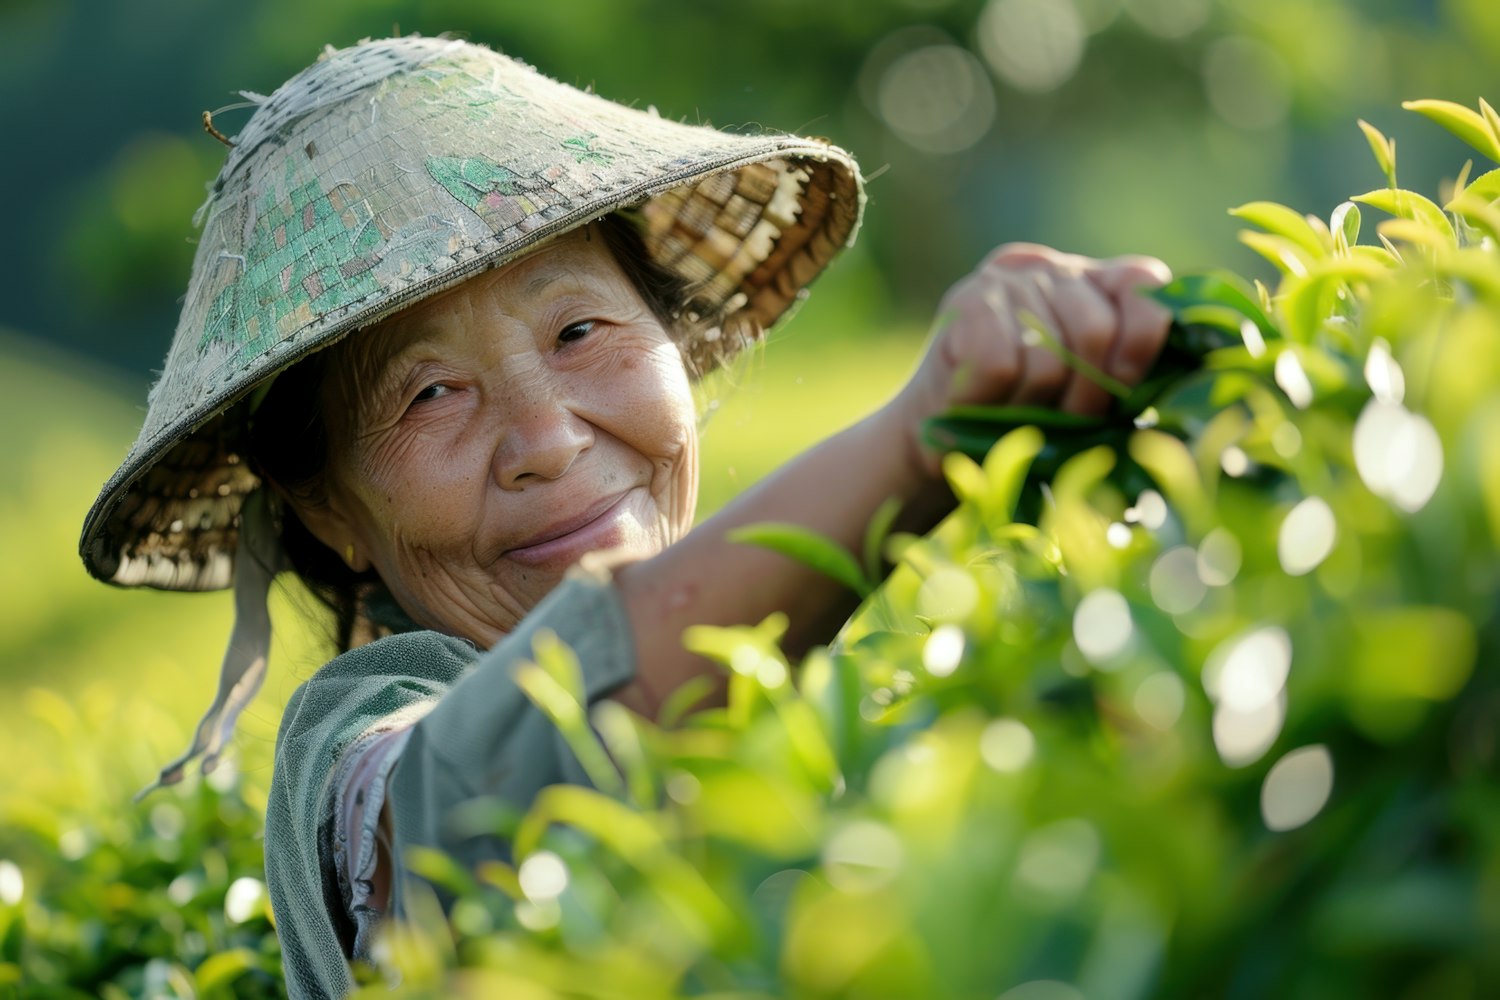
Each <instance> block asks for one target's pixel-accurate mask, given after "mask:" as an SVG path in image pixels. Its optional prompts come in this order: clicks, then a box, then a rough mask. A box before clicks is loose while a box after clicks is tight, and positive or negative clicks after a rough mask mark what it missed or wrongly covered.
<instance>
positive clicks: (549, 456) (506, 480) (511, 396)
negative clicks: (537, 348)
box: [493, 378, 594, 490]
mask: <svg viewBox="0 0 1500 1000" xmlns="http://www.w3.org/2000/svg"><path fill="white" fill-rule="evenodd" d="M523 383H524V384H523ZM506 395H507V397H508V398H507V399H506V400H505V405H504V406H502V407H501V409H502V410H503V414H502V415H501V417H500V420H501V423H502V427H501V429H500V440H499V442H498V444H497V445H496V447H495V455H494V461H493V465H494V468H493V475H494V477H495V482H496V483H497V484H498V485H499V486H500V488H501V489H504V490H522V489H525V488H526V487H527V486H528V485H530V484H531V483H534V482H538V481H543V480H550V479H560V478H562V477H563V476H564V475H566V474H567V471H568V470H569V469H570V468H572V466H573V463H574V462H575V461H576V460H577V459H578V457H579V456H580V455H582V454H583V453H584V452H586V451H588V450H589V448H591V447H592V446H593V443H594V431H593V425H591V424H590V423H589V422H588V421H587V420H585V419H583V418H582V417H580V416H579V415H578V414H577V413H576V412H575V411H574V408H573V406H572V405H570V402H569V400H568V398H567V396H566V395H565V394H564V393H562V392H561V391H560V387H558V386H557V385H555V384H554V383H553V382H552V380H550V379H546V378H529V379H516V380H512V381H511V383H510V385H509V386H508V387H507V388H506Z"/></svg>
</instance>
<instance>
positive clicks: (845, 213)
mask: <svg viewBox="0 0 1500 1000" xmlns="http://www.w3.org/2000/svg"><path fill="white" fill-rule="evenodd" d="M396 41H398V42H407V41H432V40H396ZM445 48H446V50H447V51H448V52H451V50H452V43H446V45H445ZM464 48H465V50H466V51H465V52H464V53H463V54H464V56H465V57H474V54H473V53H472V52H469V51H467V50H471V49H477V47H474V46H465V47H464ZM478 51H479V52H480V53H481V55H480V56H478V57H477V58H480V59H489V60H503V59H504V57H500V56H496V55H494V54H493V53H489V52H488V50H478ZM498 65H502V66H505V67H506V68H507V69H509V68H510V67H511V66H512V65H514V64H511V63H510V61H509V60H504V61H503V63H500V64H498ZM528 72H529V71H528ZM539 79H540V80H541V81H543V82H544V83H545V85H546V86H547V87H553V88H562V90H563V92H565V93H567V94H569V95H577V96H583V97H587V99H588V100H589V101H594V102H599V103H601V104H605V105H607V106H608V108H610V109H612V111H613V112H620V111H623V112H627V113H628V114H630V115H634V116H638V117H640V118H650V117H651V116H648V115H646V114H645V113H643V112H636V111H632V110H630V109H622V108H620V107H619V106H618V105H612V104H608V102H602V100H601V99H599V98H595V97H592V95H580V94H579V92H577V91H573V90H572V88H563V87H562V85H560V84H555V83H553V82H551V81H546V80H545V78H539ZM527 82H532V81H527ZM356 93H358V91H356ZM279 94H280V92H278V95H279ZM276 99H277V97H276V96H273V98H272V101H273V102H274V101H275V100H276ZM570 99H573V98H572V97H570ZM252 121H253V119H252ZM652 125H653V127H657V128H660V127H661V123H660V120H659V119H653V120H652ZM669 125H670V126H671V127H672V128H676V129H681V130H684V132H685V133H687V134H691V135H692V136H693V142H692V143H689V144H688V145H689V147H690V151H691V154H692V155H684V154H683V153H682V152H681V151H679V152H678V155H676V156H675V157H672V156H666V157H663V158H661V159H660V160H659V161H658V162H656V163H648V164H645V165H639V164H638V165H636V166H635V167H633V169H635V170H636V172H638V173H641V174H643V176H640V177H637V178H635V179H633V180H631V181H630V182H629V183H616V184H612V185H601V187H602V191H600V192H595V193H593V196H591V197H582V198H575V199H571V200H566V199H565V200H560V201H557V202H554V203H552V204H549V205H546V206H545V207H543V208H541V209H540V210H539V211H538V212H536V213H535V214H533V215H528V216H525V217H523V218H521V219H519V220H512V219H509V218H507V217H505V216H504V214H503V213H504V211H506V210H510V211H514V207H513V206H508V205H506V204H505V201H504V199H501V198H496V197H487V198H486V199H484V200H483V201H480V200H479V199H477V198H476V199H475V201H476V204H469V205H464V206H461V207H464V208H466V209H467V210H469V211H471V212H472V213H473V214H474V215H475V216H476V217H478V218H479V220H480V221H481V222H483V223H484V224H485V228H487V230H488V232H487V234H486V233H485V232H481V234H480V235H479V237H478V238H472V239H467V240H461V241H458V243H457V245H456V246H453V247H451V248H449V249H450V250H451V252H450V253H447V254H444V255H441V257H440V258H439V259H438V260H437V262H436V263H435V265H434V266H431V267H429V268H427V269H426V270H425V271H418V270H416V269H412V273H410V274H404V275H403V274H399V273H396V270H395V269H394V268H391V267H387V268H386V271H385V272H384V273H385V274H387V275H392V276H394V278H395V279H396V280H392V281H388V282H385V283H381V284H378V285H377V286H376V287H373V288H372V289H371V290H370V291H369V292H367V293H366V294H363V295H349V296H346V297H345V298H344V299H341V300H337V301H334V302H333V305H332V306H331V307H328V308H324V309H322V310H321V311H314V312H313V313H312V314H311V315H307V316H301V317H298V316H295V315H294V316H293V317H292V319H293V320H294V322H291V323H286V324H284V325H283V328H282V329H278V330H276V331H273V335H272V336H270V337H269V338H267V337H264V336H263V337H262V339H263V340H264V341H268V342H264V343H263V344H262V345H261V346H260V347H258V349H257V350H256V351H255V352H253V353H251V352H244V351H243V350H241V349H240V348H239V347H237V346H236V345H234V344H231V345H230V347H231V348H232V349H231V350H229V351H228V352H226V354H227V356H228V357H229V360H230V361H233V360H234V359H235V358H238V363H226V360H225V358H218V357H214V356H213V355H212V348H213V347H214V346H215V342H211V341H209V342H208V348H207V349H205V347H204V344H205V342H206V341H208V338H207V336H206V333H205V327H206V325H207V324H206V322H205V319H206V317H209V316H210V311H209V309H208V308H207V306H206V305H205V304H204V303H206V302H208V301H209V300H210V296H209V294H208V293H209V292H212V291H213V290H214V289H215V287H218V286H216V285H215V283H214V276H215V274H218V273H221V272H222V271H223V262H224V261H225V260H226V259H229V260H237V261H238V267H239V269H240V273H242V274H243V273H250V272H251V271H252V269H253V266H254V262H253V259H251V258H250V257H248V256H247V255H246V254H244V253H240V252H239V251H243V250H245V249H247V247H246V246H245V244H253V241H252V240H250V239H248V238H244V239H242V240H241V242H240V244H235V243H234V242H233V237H234V236H235V234H236V233H246V232H252V231H253V227H252V226H251V225H250V223H249V222H248V221H247V220H246V218H245V217H244V216H246V215H248V214H251V212H252V211H253V206H251V207H247V206H245V205H244V204H242V203H241V202H234V201H232V200H227V201H226V200H225V199H224V198H223V193H224V191H225V189H226V188H227V187H232V183H233V182H234V181H235V180H241V181H243V177H238V178H237V177H230V178H229V182H230V183H228V184H226V177H225V175H221V177H220V181H219V183H218V195H219V196H220V198H221V203H219V204H217V205H215V206H214V207H217V208H218V212H217V213H215V214H211V215H210V218H209V222H208V224H207V225H206V227H205V239H204V240H203V242H202V243H201V244H200V247H199V253H198V258H197V260H196V261H195V265H194V282H193V285H192V286H190V290H189V298H188V305H187V306H186V307H185V308H184V314H183V320H182V322H181V323H180V324H179V329H178V332H177V336H176V338H175V340H174V345H173V350H172V353H171V354H169V357H168V363H167V366H166V369H165V371H164V374H163V379H162V383H159V384H158V387H157V388H156V389H155V390H153V395H152V398H151V406H150V409H149V410H148V415H147V419H146V425H145V427H144V428H143V430H142V434H141V436H140V438H139V440H138V441H137V442H136V445H135V447H134V448H133V449H132V451H131V453H130V455H129V456H128V457H127V458H126V460H125V462H124V463H123V464H122V465H121V467H120V468H119V469H118V470H117V471H116V473H115V474H114V475H113V476H112V477H111V478H110V480H109V481H108V482H107V483H106V484H105V486H104V488H103V490H102V491H101V493H100V495H99V498H98V499H97V501H96V502H95V504H94V505H93V507H92V509H91V510H90V511H89V514H88V516H87V519H86V521H85V524H84V530H83V534H82V537H81V539H80V554H81V556H82V558H83V561H84V564H85V566H86V567H87V569H88V571H89V572H90V573H91V574H93V575H94V576H96V577H97V578H99V579H101V580H105V581H107V582H110V583H115V584H118V585H122V586H149V587H155V588H160V589H168V590H213V589H219V588H222V587H225V586H227V585H228V584H229V582H230V580H231V576H232V568H233V559H234V552H235V544H236V529H237V524H238V518H239V509H240V506H241V504H242V502H243V499H244V497H245V496H246V495H247V494H248V493H249V492H250V491H251V490H253V489H255V488H256V486H258V485H259V480H258V477H256V476H255V474H254V473H253V472H252V471H251V470H250V469H249V467H248V465H247V463H246V462H245V460H244V458H243V455H242V453H241V451H240V448H241V444H242V442H241V434H242V430H243V420H242V415H241V414H238V411H239V410H242V409H243V408H236V407H235V406H234V404H235V403H236V402H237V401H239V400H241V399H243V398H244V397H245V396H246V395H247V394H248V393H250V392H251V391H252V390H253V389H254V388H255V387H256V386H257V385H259V384H261V383H263V382H264V380H265V379H267V378H270V377H272V376H274V375H275V374H276V373H278V372H280V371H282V370H284V369H285V368H286V367H288V366H290V365H292V364H295V363H296V362H297V361H299V360H301V359H302V358H304V357H306V356H307V355H309V354H311V353H313V352H315V351H318V350H321V349H322V348H324V347H327V346H329V345H331V344H332V343H334V342H335V341H337V340H338V339H339V338H341V337H342V336H344V335H346V334H348V333H349V332H350V331H352V330H356V329H358V328H360V327H362V326H366V325H368V324H370V323H373V322H376V321H378V320H380V319H381V318H384V317H386V316H388V315H391V314H392V313H395V312H397V311H399V310H401V309H402V308H404V307H406V306H408V305H410V304H411V303H413V302H415V301H417V300H419V299H421V298H423V297H426V296H429V295H432V294H435V293H437V292H440V291H442V290H444V289H446V288H450V287H452V286H453V285H456V284H458V283H460V282H462V281H464V280H466V279H467V278H469V277H472V276H473V275H475V274H477V273H479V272H480V271H482V270H485V269H487V268H491V267H496V266H500V265H502V264H504V263H506V262H508V261H510V260H514V259H515V258H517V257H519V256H521V255H523V254H525V253H527V252H529V251H530V250H532V249H535V248H536V247H537V246H539V245H541V244H542V243H544V242H545V241H547V240H548V239H551V238H553V237H555V236H556V235H558V234H560V233H563V232H566V231H568V230H570V229H573V228H576V227H578V226H580V225H583V224H585V223H587V222H589V221H591V220H593V219H597V218H599V217H600V216H602V215H605V214H607V213H609V212H612V211H615V210H617V209H620V208H624V207H627V206H642V212H643V214H644V216H645V219H646V223H647V228H646V232H645V234H644V235H645V238H646V243H647V247H648V251H649V252H650V253H651V254H652V255H653V256H654V257H656V258H657V260H658V262H659V263H661V264H663V265H664V266H667V267H668V268H669V269H672V270H674V271H676V272H677V273H678V274H680V275H681V276H683V277H684V278H686V279H688V280H689V281H690V282H691V283H693V285H694V286H695V287H696V288H697V289H699V292H700V294H702V295H703V296H705V297H706V298H707V299H708V300H709V301H710V303H711V304H715V303H716V304H717V305H719V306H720V307H721V308H722V310H723V312H724V314H725V322H724V325H723V329H722V330H716V334H722V335H724V336H725V337H726V338H727V340H728V344H727V345H726V344H719V345H715V346H714V348H713V351H712V352H710V351H708V350H707V348H706V347H705V345H697V347H703V348H704V351H705V353H704V357H705V358H707V359H709V360H710V361H711V360H712V357H713V356H717V355H721V354H723V353H725V348H726V346H730V347H732V346H733V345H734V344H736V343H737V342H739V341H740V340H743V339H745V338H746V337H747V336H749V335H753V333H754V332H755V331H758V330H760V329H762V328H764V327H769V326H770V325H771V324H772V323H774V322H775V320H776V319H777V318H778V317H779V316H781V315H782V313H783V312H784V311H785V310H786V309H787V307H788V306H789V305H790V304H791V303H792V302H793V301H795V299H796V298H797V296H798V295H799V294H800V293H801V290H802V289H803V288H804V287H805V285H806V284H807V283H808V282H809V281H811V280H812V279H813V278H814V277H815V276H816V275H817V274H818V273H819V272H820V271H821V270H822V269H823V267H824V266H826V265H827V263H828V262H829V260H831V259H832V257H833V256H834V255H836V254H837V252H838V251H839V250H840V249H841V248H842V247H843V246H845V245H847V244H848V243H849V242H850V241H851V240H852V238H853V234H854V232H855V231H856V229H857V227H858V222H859V216H860V210H861V205H862V192H861V185H860V181H859V176H858V171H857V168H856V167H855V165H854V163H853V160H852V158H850V157H849V156H848V154H846V153H844V152H843V151H842V150H838V149H837V148H835V147H831V146H828V145H825V144H823V143H820V142H817V141H814V140H807V139H801V138H797V137H793V136H761V137H745V136H735V135H727V134H723V133H717V132H713V131H712V130H706V129H700V128H697V127H693V126H682V125H677V124H676V123H669ZM247 131H249V129H248V128H247ZM307 145H308V147H309V148H311V147H312V146H313V140H309V142H308V143H307ZM256 147H257V148H255V149H252V150H250V151H249V152H247V153H246V154H245V155H244V156H242V157H241V158H240V160H239V161H238V172H243V171H246V170H247V169H248V170H249V171H250V172H252V173H253V171H254V168H255V166H256V165H257V163H258V162H260V161H269V162H270V163H271V167H272V168H275V169H281V168H282V167H283V164H282V163H281V162H277V161H276V157H277V156H278V155H280V157H281V160H282V161H288V160H295V159H296V157H295V156H287V155H285V150H286V149H288V148H294V149H295V147H294V146H292V144H290V143H286V142H285V141H284V137H283V142H282V144H281V145H280V146H277V145H275V144H274V143H268V142H267V141H266V140H265V139H264V138H258V139H257V140H256ZM577 152H580V153H583V154H584V155H585V156H586V155H587V154H590V153H594V154H598V155H602V154H599V152H598V150H581V151H577ZM308 155H309V158H311V153H309V154H308ZM257 158H259V160H257ZM579 162H583V161H579ZM234 165H236V163H235V161H234V160H231V164H230V165H229V166H234ZM262 165H263V164H262ZM229 166H226V173H228V172H230V170H229ZM285 169H288V170H290V169H291V168H290V167H287V168H285ZM462 169H463V168H460V173H459V175H458V179H457V180H455V181H454V182H453V183H454V184H455V185H467V184H470V182H471V181H472V180H473V178H465V177H463V175H462ZM549 170H552V172H553V173H554V174H555V173H556V170H555V168H549ZM252 187H253V185H252ZM287 187H289V188H290V187H292V183H291V182H290V181H288V182H287ZM293 190H294V191H295V189H293ZM458 190H459V193H460V195H463V196H467V195H468V194H469V193H470V187H459V188H458ZM474 190H479V191H481V193H482V189H480V188H478V187H474ZM344 195H347V192H344ZM243 200H244V199H242V201H243ZM531 200H532V201H534V200H535V199H531ZM226 205H227V207H226ZM338 205H339V206H342V207H345V208H349V207H350V205H351V202H350V200H349V199H348V198H347V197H343V198H341V199H339V200H338ZM291 207H292V208H296V207H297V206H296V205H295V203H294V202H293V203H291ZM336 207H337V206H336ZM261 208H262V209H264V208H265V206H264V205H262V206H261ZM277 208H278V206H275V205H272V206H270V210H271V211H275V210H277ZM280 208H281V210H282V213H283V216H285V217H287V218H289V219H291V220H292V223H291V224H288V223H286V222H283V228H284V229H288V230H289V229H291V228H294V226H295V223H296V221H297V220H296V218H295V213H294V212H290V211H286V210H285V206H280ZM488 209H495V211H494V212H491V216H490V217H488V218H487V217H485V214H484V213H485V211H486V210H488ZM226 211H227V212H228V218H229V219H230V221H232V222H233V223H235V225H224V224H223V220H224V219H225V218H226ZM236 211H238V212H240V213H241V215H238V216H237V215H235V212H236ZM497 212H498V213H500V214H496V213H497ZM315 215H316V212H315V211H314V210H311V209H308V208H307V207H306V204H304V205H303V207H302V217H303V218H304V219H312V218H313V217H314V216H315ZM262 217H263V216H262ZM379 221H380V220H379V219H378V218H375V219H373V221H372V222H371V224H374V223H378V222H379ZM506 223H509V224H508V225H507V224H506ZM262 242H263V241H262ZM251 248H252V249H253V246H252V247H251ZM368 259H369V255H366V256H365V257H362V258H360V260H361V261H362V262H364V261H367V260H368ZM359 266H363V263H361V265H359ZM343 269H344V270H349V267H348V265H347V264H346V265H345V266H344V268H343ZM367 270H368V269H367ZM324 273H325V274H330V275H331V274H333V272H331V271H325V272H324ZM360 273H361V274H363V273H364V272H360ZM313 278H314V279H316V278H317V275H316V274H315V275H313ZM284 280H285V279H284V278H283V283H284ZM307 281H308V279H305V278H304V279H303V283H304V285H306V284H307ZM222 284H223V283H222V281H221V282H219V286H222ZM315 287H317V286H316V285H315ZM272 290H273V292H274V288H273V289H272ZM195 293H196V294H195ZM222 294H223V293H222V291H220V298H222ZM195 303H197V304H198V307H197V308H196V309H195ZM262 318H263V317H260V316H251V320H252V322H254V321H256V320H258V319H262ZM260 332H261V333H262V334H264V329H263V326H262V329H261V331H260ZM689 347H690V348H692V347H693V345H689ZM715 352H716V353H715ZM690 353H691V350H690ZM205 354H207V355H208V357H207V361H206V362H205V361H204V357H205ZM246 355H248V356H246ZM195 362H196V363H197V369H198V370H197V371H194V370H191V369H192V367H193V363H195ZM703 366H705V367H706V364H705V365H703ZM184 367H186V368H187V369H189V370H188V371H187V374H186V377H184V375H183V369H184ZM173 376H176V382H175V383H171V384H168V383H169V381H170V380H171V379H172V378H173ZM163 385H167V386H168V387H167V389H166V390H164V389H163ZM182 385H186V386H187V387H188V388H189V391H187V392H183V391H181V388H180V387H181V386H182Z"/></svg>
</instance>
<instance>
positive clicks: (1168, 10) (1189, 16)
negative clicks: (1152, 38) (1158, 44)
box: [1125, 0, 1210, 38]
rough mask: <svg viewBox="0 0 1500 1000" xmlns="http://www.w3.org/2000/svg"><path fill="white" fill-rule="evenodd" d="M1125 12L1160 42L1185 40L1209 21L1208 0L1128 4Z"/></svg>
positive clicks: (1154, 0)
mask: <svg viewBox="0 0 1500 1000" xmlns="http://www.w3.org/2000/svg"><path fill="white" fill-rule="evenodd" d="M1125 9H1126V10H1127V11H1129V12H1130V16H1131V17H1133V18H1134V19H1135V22H1136V23H1137V24H1139V25H1140V26H1141V27H1142V28H1145V29H1146V30H1147V31H1149V32H1150V33H1151V34H1153V35H1156V36H1157V37H1158V38H1186V37H1187V36H1188V35H1191V34H1192V33H1193V32H1195V31H1197V30H1198V29H1199V28H1201V27H1203V25H1204V24H1205V23H1206V22H1207V21H1208V15H1209V9H1210V4H1209V0H1125Z"/></svg>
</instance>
